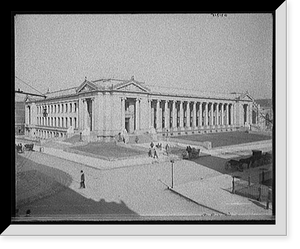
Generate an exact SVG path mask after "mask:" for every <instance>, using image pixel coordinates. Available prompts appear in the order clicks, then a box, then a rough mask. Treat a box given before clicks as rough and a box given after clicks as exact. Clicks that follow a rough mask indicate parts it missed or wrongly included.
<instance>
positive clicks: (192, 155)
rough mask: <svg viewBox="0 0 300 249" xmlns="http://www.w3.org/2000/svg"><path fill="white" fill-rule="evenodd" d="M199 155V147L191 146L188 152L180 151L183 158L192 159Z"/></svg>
mask: <svg viewBox="0 0 300 249" xmlns="http://www.w3.org/2000/svg"><path fill="white" fill-rule="evenodd" d="M199 156H200V149H196V148H192V149H191V151H190V152H187V151H184V152H183V153H182V158H183V159H194V158H198V157H199Z"/></svg>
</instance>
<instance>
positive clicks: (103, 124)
mask: <svg viewBox="0 0 300 249" xmlns="http://www.w3.org/2000/svg"><path fill="white" fill-rule="evenodd" d="M253 103H254V100H253V98H252V97H251V96H249V94H248V93H244V94H238V93H231V94H209V93H203V92H197V91H193V90H192V89H190V90H182V89H181V90H179V89H167V88H159V87H150V86H147V85H146V84H145V83H143V82H138V81H136V80H135V79H134V78H133V77H132V78H131V79H130V80H118V79H100V80H95V81H88V80H87V79H85V81H84V82H83V83H82V84H81V85H80V86H79V87H75V88H69V89H65V90H61V91H57V92H52V93H48V94H47V97H46V98H45V99H44V98H43V99H42V98H41V99H37V98H36V99H28V100H27V101H26V106H25V116H26V118H25V127H26V134H27V135H31V136H35V137H40V138H52V137H68V136H72V135H73V134H80V133H81V135H82V136H83V137H85V138H86V137H88V138H90V139H92V140H105V141H106V140H111V139H112V138H114V137H115V136H116V135H118V134H119V133H124V132H125V133H128V134H141V133H151V131H152V133H153V131H154V132H155V133H156V134H158V135H162V136H164V135H170V136H172V135H182V134H196V133H208V132H223V131H233V130H237V129H240V128H241V127H250V125H251V124H252V123H253V122H256V120H255V118H253V116H252V115H253V111H254V108H253Z"/></svg>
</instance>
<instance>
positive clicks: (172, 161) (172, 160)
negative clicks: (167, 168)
mask: <svg viewBox="0 0 300 249" xmlns="http://www.w3.org/2000/svg"><path fill="white" fill-rule="evenodd" d="M170 162H171V165H172V174H171V176H172V185H171V188H173V187H174V159H171V160H170Z"/></svg>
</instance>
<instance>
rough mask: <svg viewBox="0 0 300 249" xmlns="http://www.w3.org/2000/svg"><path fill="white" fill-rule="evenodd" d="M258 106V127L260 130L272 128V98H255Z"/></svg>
mask: <svg viewBox="0 0 300 249" xmlns="http://www.w3.org/2000/svg"><path fill="white" fill-rule="evenodd" d="M255 102H256V103H257V105H258V107H259V113H258V116H259V124H258V125H259V127H260V129H261V130H272V128H273V103H272V99H257V100H256V101H255Z"/></svg>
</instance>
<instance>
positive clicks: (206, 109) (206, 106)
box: [205, 102, 208, 126]
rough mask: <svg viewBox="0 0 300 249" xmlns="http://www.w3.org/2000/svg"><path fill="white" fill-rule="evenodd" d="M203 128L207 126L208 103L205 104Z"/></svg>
mask: <svg viewBox="0 0 300 249" xmlns="http://www.w3.org/2000/svg"><path fill="white" fill-rule="evenodd" d="M205 126H208V102H205Z"/></svg>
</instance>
